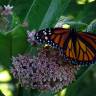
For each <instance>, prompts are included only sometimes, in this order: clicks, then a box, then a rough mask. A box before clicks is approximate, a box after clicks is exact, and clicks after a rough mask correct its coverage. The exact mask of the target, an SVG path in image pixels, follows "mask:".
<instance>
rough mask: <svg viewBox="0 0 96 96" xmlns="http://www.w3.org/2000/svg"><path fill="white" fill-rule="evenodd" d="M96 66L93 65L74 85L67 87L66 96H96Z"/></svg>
mask: <svg viewBox="0 0 96 96" xmlns="http://www.w3.org/2000/svg"><path fill="white" fill-rule="evenodd" d="M95 73H96V65H91V66H90V67H89V68H88V69H87V70H86V71H85V72H84V73H83V74H82V75H81V76H80V78H79V79H78V80H77V81H75V82H74V83H73V84H71V85H70V86H68V87H67V91H66V95H65V96H96V91H95V89H96V80H95V78H96V77H95V76H94V75H95Z"/></svg>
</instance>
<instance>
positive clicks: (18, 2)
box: [10, 0, 34, 21]
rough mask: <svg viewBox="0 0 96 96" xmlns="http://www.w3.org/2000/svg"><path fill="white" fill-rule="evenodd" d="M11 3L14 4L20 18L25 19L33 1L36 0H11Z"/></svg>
mask: <svg viewBox="0 0 96 96" xmlns="http://www.w3.org/2000/svg"><path fill="white" fill-rule="evenodd" d="M10 1H11V2H10V5H13V6H14V8H13V10H14V12H15V13H16V15H18V17H19V18H20V20H21V21H23V20H24V18H25V16H26V14H27V12H28V10H29V8H30V6H31V4H32V3H33V1H34V0H28V1H27V0H10Z"/></svg>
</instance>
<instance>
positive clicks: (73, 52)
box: [36, 28, 96, 64]
mask: <svg viewBox="0 0 96 96" xmlns="http://www.w3.org/2000/svg"><path fill="white" fill-rule="evenodd" d="M37 37H38V38H39V39H38V41H40V42H41V43H42V42H45V43H47V44H49V45H51V46H52V47H53V48H57V49H60V51H61V52H63V55H64V60H65V61H66V60H67V61H69V62H71V63H72V64H91V63H93V62H94V61H96V34H92V33H85V32H79V33H77V32H75V31H74V30H70V29H64V28H47V29H44V30H41V31H39V32H38V34H37V36H36V38H37ZM74 38H75V39H74Z"/></svg>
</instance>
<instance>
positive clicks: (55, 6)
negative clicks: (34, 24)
mask: <svg viewBox="0 0 96 96" xmlns="http://www.w3.org/2000/svg"><path fill="white" fill-rule="evenodd" d="M65 1H66V0H52V2H51V4H50V6H49V8H48V11H47V12H46V14H45V17H44V19H43V21H42V23H41V25H40V29H41V28H46V27H52V26H54V24H55V23H56V22H57V20H58V19H59V17H60V16H61V15H62V14H63V12H64V11H65V10H66V8H67V7H68V5H69V3H70V1H71V0H67V1H66V3H65Z"/></svg>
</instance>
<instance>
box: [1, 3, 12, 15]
mask: <svg viewBox="0 0 96 96" xmlns="http://www.w3.org/2000/svg"><path fill="white" fill-rule="evenodd" d="M12 9H13V6H10V5H7V6H6V5H4V10H3V12H2V15H5V16H8V15H12Z"/></svg>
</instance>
